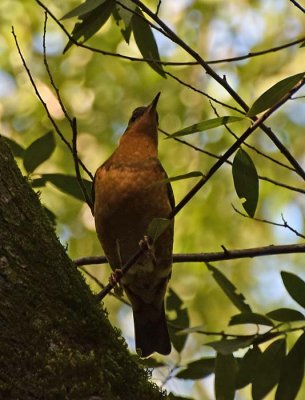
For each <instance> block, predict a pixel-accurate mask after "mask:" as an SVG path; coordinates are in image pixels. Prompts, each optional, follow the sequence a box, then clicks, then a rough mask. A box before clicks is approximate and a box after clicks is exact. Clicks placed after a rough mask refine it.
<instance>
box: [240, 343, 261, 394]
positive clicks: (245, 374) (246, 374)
mask: <svg viewBox="0 0 305 400" xmlns="http://www.w3.org/2000/svg"><path fill="white" fill-rule="evenodd" d="M261 354H262V352H261V350H260V348H259V347H258V346H255V345H254V346H253V348H251V349H249V350H248V351H247V353H246V354H245V355H244V357H243V358H242V359H241V360H240V362H239V368H238V373H237V377H236V388H237V389H241V388H243V387H245V386H247V385H249V383H251V382H252V379H253V376H254V373H255V369H256V366H257V365H258V363H259V360H260V357H261Z"/></svg>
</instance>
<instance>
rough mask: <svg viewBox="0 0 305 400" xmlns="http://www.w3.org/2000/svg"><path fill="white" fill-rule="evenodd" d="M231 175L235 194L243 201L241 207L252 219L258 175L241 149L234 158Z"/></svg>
mask: <svg viewBox="0 0 305 400" xmlns="http://www.w3.org/2000/svg"><path fill="white" fill-rule="evenodd" d="M232 174H233V180H234V186H235V190H236V193H237V195H238V197H239V198H240V199H245V202H244V203H243V207H244V209H245V210H246V212H247V213H248V215H250V217H253V216H254V214H255V210H256V207H257V202H258V192H259V185H258V175H257V171H256V168H255V165H254V163H253V161H252V160H251V158H250V157H249V155H248V154H247V153H246V152H245V151H244V150H242V149H239V150H238V151H237V153H236V155H235V157H234V160H233V165H232Z"/></svg>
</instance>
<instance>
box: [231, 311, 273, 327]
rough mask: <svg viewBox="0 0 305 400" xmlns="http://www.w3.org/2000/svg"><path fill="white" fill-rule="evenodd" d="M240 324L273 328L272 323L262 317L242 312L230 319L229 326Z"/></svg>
mask: <svg viewBox="0 0 305 400" xmlns="http://www.w3.org/2000/svg"><path fill="white" fill-rule="evenodd" d="M240 324H256V325H266V326H273V322H272V321H270V319H269V318H267V317H265V316H264V315H261V314H257V313H252V312H244V313H241V314H237V315H233V317H231V319H230V322H229V325H240Z"/></svg>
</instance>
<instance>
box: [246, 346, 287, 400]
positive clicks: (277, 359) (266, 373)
mask: <svg viewBox="0 0 305 400" xmlns="http://www.w3.org/2000/svg"><path fill="white" fill-rule="evenodd" d="M285 353H286V340H285V339H279V340H276V341H274V342H273V343H271V344H270V345H269V346H268V347H267V349H266V350H265V351H264V352H263V353H262V354H261V357H260V358H259V360H258V363H257V364H256V368H255V373H254V376H253V381H252V397H253V400H261V399H263V398H264V397H265V396H266V395H267V394H268V393H269V392H270V390H271V389H272V388H273V387H274V386H275V385H276V384H277V383H278V381H279V378H280V373H281V367H282V364H283V360H284V358H285Z"/></svg>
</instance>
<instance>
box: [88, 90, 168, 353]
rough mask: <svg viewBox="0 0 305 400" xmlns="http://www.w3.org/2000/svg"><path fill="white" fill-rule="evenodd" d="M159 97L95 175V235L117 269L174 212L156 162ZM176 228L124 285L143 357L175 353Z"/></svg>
mask: <svg viewBox="0 0 305 400" xmlns="http://www.w3.org/2000/svg"><path fill="white" fill-rule="evenodd" d="M159 96H160V93H158V94H157V96H156V97H155V98H154V100H153V101H152V103H151V104H150V105H149V106H147V107H138V108H136V109H135V110H134V111H133V113H132V116H131V118H130V120H129V123H128V126H127V129H126V131H125V132H124V134H123V135H122V137H121V139H120V142H119V145H118V147H117V149H116V150H115V151H114V152H113V154H112V155H111V156H110V157H109V158H108V160H107V161H105V162H104V164H102V165H101V166H100V167H99V168H98V170H97V171H96V174H95V178H94V199H95V200H94V217H95V225H96V231H97V235H98V238H99V240H100V242H101V245H102V247H103V249H104V253H105V255H106V257H107V259H108V261H109V264H110V266H111V268H112V269H113V270H116V269H120V268H121V267H122V266H123V265H124V264H125V263H126V262H127V261H128V260H129V259H130V258H131V257H132V256H133V255H134V254H135V253H136V252H137V251H138V250H139V242H140V241H141V240H142V239H143V237H145V235H147V228H148V225H149V224H150V222H151V221H152V220H153V219H154V218H166V217H167V216H168V215H169V213H170V212H171V210H172V209H173V208H174V195H173V191H172V188H171V185H170V183H167V182H160V181H162V180H164V179H166V178H167V175H166V172H165V171H164V169H163V167H162V165H161V163H160V161H159V159H158V113H157V110H156V106H157V103H158V100H159ZM157 182H158V183H157ZM173 229H174V222H173V221H171V223H170V224H169V227H168V228H167V229H166V230H165V231H164V232H163V233H162V234H161V235H160V236H159V237H158V238H157V239H156V241H155V243H153V245H152V247H153V248H152V249H151V251H144V252H143V254H142V255H141V256H140V258H139V259H138V261H137V262H136V264H135V265H133V266H132V267H131V268H130V269H129V271H128V272H127V273H126V274H125V275H124V276H123V277H122V279H121V281H120V283H121V285H122V287H123V289H124V291H125V292H126V294H127V297H128V298H129V300H130V302H131V305H132V310H133V318H134V328H135V341H136V349H137V351H138V352H139V354H140V355H141V357H148V356H149V355H151V354H152V353H153V352H158V353H160V354H164V355H166V354H169V353H170V351H171V344H170V338H169V334H168V329H167V324H166V319H165V312H164V296H165V292H166V287H167V283H168V281H169V279H170V276H171V268H172V249H173ZM138 349H139V350H138Z"/></svg>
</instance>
